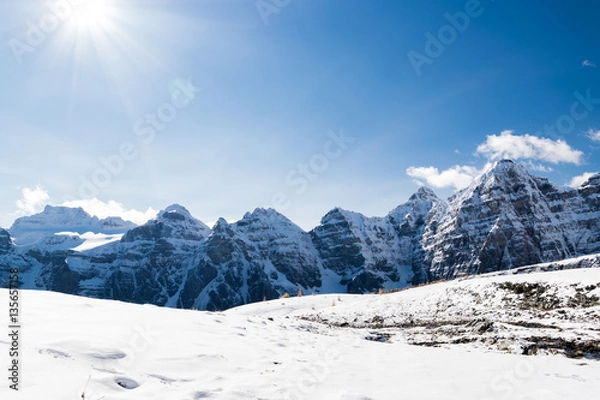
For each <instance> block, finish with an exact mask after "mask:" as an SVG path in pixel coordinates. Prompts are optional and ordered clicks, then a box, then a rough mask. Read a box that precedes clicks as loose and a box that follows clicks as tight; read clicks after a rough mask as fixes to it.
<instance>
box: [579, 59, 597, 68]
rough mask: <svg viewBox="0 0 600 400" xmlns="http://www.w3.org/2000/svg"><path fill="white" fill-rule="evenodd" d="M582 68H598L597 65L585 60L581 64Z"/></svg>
mask: <svg viewBox="0 0 600 400" xmlns="http://www.w3.org/2000/svg"><path fill="white" fill-rule="evenodd" d="M581 65H582V66H584V67H592V68H596V63H594V62H592V61H590V60H583V62H582V63H581Z"/></svg>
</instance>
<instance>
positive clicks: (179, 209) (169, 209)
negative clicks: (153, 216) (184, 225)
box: [157, 203, 194, 218]
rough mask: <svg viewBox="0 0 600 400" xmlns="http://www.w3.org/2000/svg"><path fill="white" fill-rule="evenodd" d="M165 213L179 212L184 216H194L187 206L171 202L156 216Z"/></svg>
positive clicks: (161, 215)
mask: <svg viewBox="0 0 600 400" xmlns="http://www.w3.org/2000/svg"><path fill="white" fill-rule="evenodd" d="M165 214H179V215H183V216H184V217H186V218H194V217H192V214H191V213H190V212H189V211H188V209H187V208H185V207H184V206H182V205H180V204H177V203H175V204H171V205H170V206H168V207H166V208H165V209H164V210H161V211H159V213H158V216H157V218H160V217H163V216H164V215H165Z"/></svg>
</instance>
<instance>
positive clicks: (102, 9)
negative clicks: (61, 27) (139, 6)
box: [70, 0, 115, 31]
mask: <svg viewBox="0 0 600 400" xmlns="http://www.w3.org/2000/svg"><path fill="white" fill-rule="evenodd" d="M114 13H115V5H114V3H113V1H112V0H79V1H78V2H77V5H76V6H74V8H73V14H72V16H71V18H70V22H71V23H72V25H73V27H74V28H76V29H77V30H89V31H97V30H103V29H107V28H108V27H109V26H110V24H111V23H112V19H113V17H114Z"/></svg>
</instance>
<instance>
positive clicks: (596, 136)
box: [588, 129, 600, 142]
mask: <svg viewBox="0 0 600 400" xmlns="http://www.w3.org/2000/svg"><path fill="white" fill-rule="evenodd" d="M588 137H589V138H590V139H592V140H593V141H594V142H600V129H599V130H593V129H590V130H589V131H588Z"/></svg>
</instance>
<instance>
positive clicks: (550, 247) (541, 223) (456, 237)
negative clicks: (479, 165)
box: [422, 160, 600, 280]
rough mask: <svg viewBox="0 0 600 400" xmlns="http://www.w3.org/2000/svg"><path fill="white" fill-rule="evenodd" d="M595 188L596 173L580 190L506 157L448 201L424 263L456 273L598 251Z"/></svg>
mask: <svg viewBox="0 0 600 400" xmlns="http://www.w3.org/2000/svg"><path fill="white" fill-rule="evenodd" d="M597 190H598V175H596V176H595V177H593V178H592V179H590V181H588V182H587V183H586V185H584V186H583V187H582V188H580V189H579V190H575V189H571V188H565V187H558V186H556V185H554V184H552V183H550V182H549V181H548V180H546V179H542V178H537V177H534V176H531V175H530V174H529V173H528V172H527V171H526V170H525V168H524V167H523V166H521V165H518V164H516V163H514V162H512V161H509V160H504V161H501V162H499V163H497V164H496V165H495V166H494V167H493V168H492V169H491V170H490V171H488V172H486V173H485V174H483V175H482V176H480V177H479V178H478V179H477V180H476V181H475V182H474V183H473V185H471V186H470V187H469V188H467V189H465V190H463V191H461V192H459V193H457V194H456V195H455V196H453V197H451V198H450V199H449V200H448V205H447V207H446V210H445V212H444V213H443V214H442V215H441V218H440V219H439V223H438V228H437V231H435V232H434V231H433V230H431V231H429V232H427V233H426V234H425V235H424V236H423V239H422V241H423V246H424V248H425V252H426V256H425V259H424V263H423V265H422V269H423V270H424V273H425V274H426V275H427V278H428V279H429V280H435V279H440V278H446V279H451V278H454V277H456V276H460V275H466V274H468V275H470V274H480V273H485V272H491V271H498V270H504V269H509V268H514V267H518V266H522V265H528V264H535V263H538V262H542V261H553V260H560V259H564V258H568V257H572V256H575V255H581V254H591V253H595V252H598V251H599V247H598V246H599V244H600V242H599V241H598V234H597V233H596V232H597V227H598V211H599V210H598V207H597V204H594V201H595V200H597V197H595V196H597ZM594 192H595V194H594Z"/></svg>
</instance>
